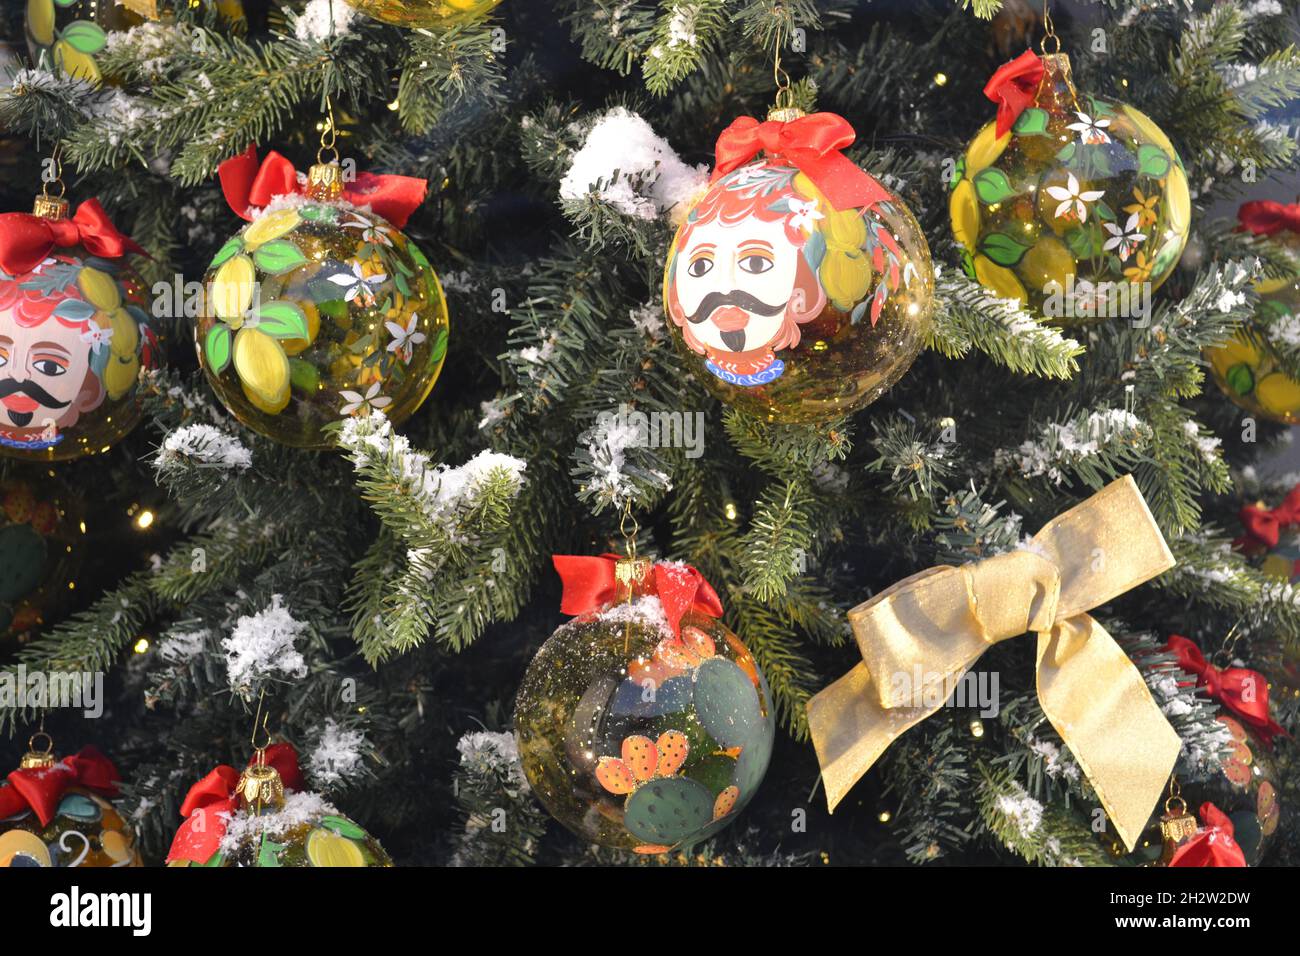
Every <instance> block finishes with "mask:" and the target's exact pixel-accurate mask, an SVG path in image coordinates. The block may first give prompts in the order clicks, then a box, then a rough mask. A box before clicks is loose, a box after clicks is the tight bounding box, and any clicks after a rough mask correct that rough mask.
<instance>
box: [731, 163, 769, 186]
mask: <svg viewBox="0 0 1300 956" xmlns="http://www.w3.org/2000/svg"><path fill="white" fill-rule="evenodd" d="M763 171H764V164H763V163H761V162H759V163H750V164H749V165H748V166H742V167H741V168H740V169H738V170H736V171H735V172H734V173H732V174H731V175H732V182H734V183H735V184H736V185H737V186H745V185H748V184H749V183H751V182H753V181H754V180H755V179H759V178H760V177H761V175H762V173H763Z"/></svg>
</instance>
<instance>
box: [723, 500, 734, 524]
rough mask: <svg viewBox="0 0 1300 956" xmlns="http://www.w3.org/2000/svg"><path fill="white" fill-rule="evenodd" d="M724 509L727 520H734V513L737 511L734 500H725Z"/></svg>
mask: <svg viewBox="0 0 1300 956" xmlns="http://www.w3.org/2000/svg"><path fill="white" fill-rule="evenodd" d="M724 510H725V513H726V515H727V520H728V521H735V520H736V514H737V511H736V503H735V502H734V501H728V502H727V507H726V508H725V509H724Z"/></svg>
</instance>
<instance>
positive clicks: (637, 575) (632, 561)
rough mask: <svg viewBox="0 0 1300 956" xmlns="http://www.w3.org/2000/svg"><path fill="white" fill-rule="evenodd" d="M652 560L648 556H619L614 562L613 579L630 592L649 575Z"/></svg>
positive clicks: (652, 564)
mask: <svg viewBox="0 0 1300 956" xmlns="http://www.w3.org/2000/svg"><path fill="white" fill-rule="evenodd" d="M652 567H654V562H653V561H651V560H650V559H649V558H619V559H618V561H617V562H615V564H614V580H615V581H616V582H617V583H618V584H619V586H620V587H622V588H624V589H626V590H627V591H629V592H631V591H632V590H633V589H634V588H636V586H637V585H639V584H640V583H641V582H642V581H644V580H645V579H646V578H647V577H649V575H650V569H651V568H652Z"/></svg>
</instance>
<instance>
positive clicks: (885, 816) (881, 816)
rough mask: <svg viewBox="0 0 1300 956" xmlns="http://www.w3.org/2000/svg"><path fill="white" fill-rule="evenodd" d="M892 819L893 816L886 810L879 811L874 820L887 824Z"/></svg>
mask: <svg viewBox="0 0 1300 956" xmlns="http://www.w3.org/2000/svg"><path fill="white" fill-rule="evenodd" d="M893 818H894V815H893V814H892V813H890V812H889V811H888V810H881V811H880V813H878V814H876V819H877V820H879V821H880V822H881V823H888V822H889V821H890V820H892V819H893Z"/></svg>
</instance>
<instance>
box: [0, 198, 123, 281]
mask: <svg viewBox="0 0 1300 956" xmlns="http://www.w3.org/2000/svg"><path fill="white" fill-rule="evenodd" d="M78 244H80V245H81V246H82V247H84V248H85V250H86V251H87V252H89V253H90V254H91V255H92V256H99V257H100V258H101V259H120V258H121V257H122V256H124V255H126V254H127V253H128V252H136V253H139V254H140V255H146V253H145V251H144V250H143V249H141V248H140V247H139V246H138V245H136V244H135V243H134V242H132V241H131V239H130V237H128V236H124V235H122V233H120V232H118V231H117V229H116V227H114V225H113V223H112V221H111V220H110V219H109V218H108V213H106V212H104V207H103V206H101V205H100V204H99V200H98V199H87V200H86V201H85V202H83V203H82V204H81V205H80V206H79V207H78V208H77V212H76V214H75V215H74V216H73V217H72V218H71V219H46V218H44V217H43V216H33V215H32V214H31V213H26V212H7V213H4V214H0V269H4V271H5V272H6V273H8V274H9V275H10V276H13V277H14V278H17V277H18V276H21V275H26V274H27V273H29V272H31V271H32V270H33V269H34V268H36V267H37V266H38V265H40V264H41V263H42V262H44V261H45V257H46V256H48V255H49V254H50V252H51V251H52V250H53V249H54V248H55V247H56V246H58V247H66V246H75V245H78Z"/></svg>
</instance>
